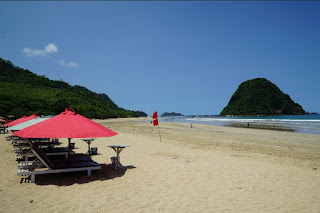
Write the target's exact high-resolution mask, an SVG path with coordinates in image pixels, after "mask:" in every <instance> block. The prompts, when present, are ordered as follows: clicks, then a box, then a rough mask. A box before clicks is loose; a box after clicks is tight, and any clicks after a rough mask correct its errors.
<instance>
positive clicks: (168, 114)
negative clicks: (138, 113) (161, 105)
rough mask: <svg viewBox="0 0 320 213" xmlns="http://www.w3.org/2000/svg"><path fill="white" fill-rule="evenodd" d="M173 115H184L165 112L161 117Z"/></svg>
mask: <svg viewBox="0 0 320 213" xmlns="http://www.w3.org/2000/svg"><path fill="white" fill-rule="evenodd" d="M173 116H184V115H182V114H181V113H176V112H165V113H163V114H162V115H161V117H173Z"/></svg>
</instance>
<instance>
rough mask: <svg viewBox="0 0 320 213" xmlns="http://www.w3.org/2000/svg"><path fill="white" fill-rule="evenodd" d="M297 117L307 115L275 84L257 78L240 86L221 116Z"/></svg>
mask: <svg viewBox="0 0 320 213" xmlns="http://www.w3.org/2000/svg"><path fill="white" fill-rule="evenodd" d="M280 114H285V115H296V114H305V111H304V110H303V108H302V107H301V106H300V105H299V104H297V103H295V102H293V101H292V100H291V98H290V96H289V95H287V94H285V93H283V92H282V91H281V90H280V89H279V88H278V87H277V86H276V85H275V84H273V83H271V82H270V81H269V80H267V79H265V78H255V79H252V80H248V81H245V82H243V83H241V84H240V86H239V88H238V89H237V90H236V91H235V93H234V94H233V95H232V97H231V99H230V101H229V103H228V105H227V106H226V107H225V108H224V109H223V110H222V112H221V113H220V115H280Z"/></svg>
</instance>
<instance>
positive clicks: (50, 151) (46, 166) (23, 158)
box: [8, 136, 101, 183]
mask: <svg viewBox="0 0 320 213" xmlns="http://www.w3.org/2000/svg"><path fill="white" fill-rule="evenodd" d="M8 139H9V140H11V142H12V145H13V147H14V153H15V155H16V156H17V161H18V163H19V165H18V175H19V176H24V177H25V176H27V178H22V179H21V183H22V182H23V180H25V182H26V181H27V180H28V181H29V180H31V182H32V183H34V182H35V177H36V175H39V174H50V173H63V172H76V171H87V175H88V176H90V175H91V171H92V170H98V169H101V166H100V165H99V164H98V163H96V162H94V161H93V160H92V159H91V158H72V159H67V156H68V147H56V146H57V145H60V144H61V143H60V142H57V141H56V140H53V141H50V140H49V139H24V138H17V137H12V136H11V137H8ZM71 153H72V154H74V151H71ZM59 156H63V158H61V157H59Z"/></svg>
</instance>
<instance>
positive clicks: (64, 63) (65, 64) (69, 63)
mask: <svg viewBox="0 0 320 213" xmlns="http://www.w3.org/2000/svg"><path fill="white" fill-rule="evenodd" d="M57 63H58V64H59V65H60V66H63V67H69V68H79V64H77V63H75V62H71V61H69V62H66V61H64V60H60V61H57Z"/></svg>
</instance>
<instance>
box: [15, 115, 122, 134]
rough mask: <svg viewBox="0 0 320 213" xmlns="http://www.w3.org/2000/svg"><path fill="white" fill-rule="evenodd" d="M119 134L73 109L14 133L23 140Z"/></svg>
mask: <svg viewBox="0 0 320 213" xmlns="http://www.w3.org/2000/svg"><path fill="white" fill-rule="evenodd" d="M117 134H118V133H116V132H114V131H112V130H110V129H108V128H106V127H104V126H102V125H100V124H98V123H96V122H94V121H92V120H90V119H88V118H86V117H84V116H82V115H79V114H78V113H76V112H75V111H73V110H71V109H66V110H65V111H64V112H62V113H61V114H59V115H57V116H55V117H52V118H50V119H48V120H45V121H42V122H40V123H37V124H35V125H32V126H29V127H27V128H24V129H22V130H20V131H16V132H14V133H13V135H16V136H19V137H22V138H97V137H111V136H115V135H117Z"/></svg>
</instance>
